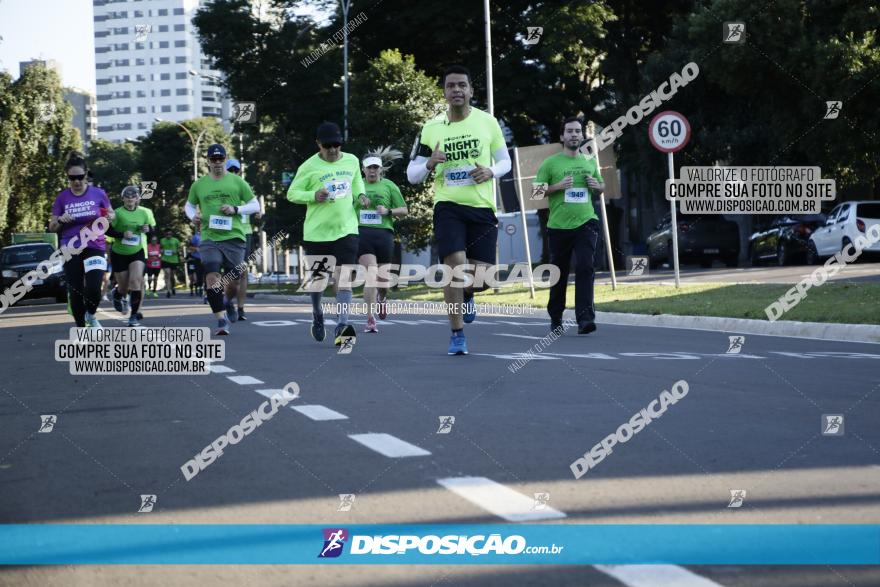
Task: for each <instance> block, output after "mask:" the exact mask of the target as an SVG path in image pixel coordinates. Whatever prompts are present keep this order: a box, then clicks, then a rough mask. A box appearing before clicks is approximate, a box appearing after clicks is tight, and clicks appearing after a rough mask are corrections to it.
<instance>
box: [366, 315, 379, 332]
mask: <svg viewBox="0 0 880 587" xmlns="http://www.w3.org/2000/svg"><path fill="white" fill-rule="evenodd" d="M364 332H374V333H376V334H378V333H379V329H378V328H377V327H376V319H375V318H373V317H372V316H369V317H368V318H367V327H366V328H364Z"/></svg>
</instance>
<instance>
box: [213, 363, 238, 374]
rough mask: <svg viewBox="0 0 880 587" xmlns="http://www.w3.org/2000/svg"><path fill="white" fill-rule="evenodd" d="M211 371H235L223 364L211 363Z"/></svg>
mask: <svg viewBox="0 0 880 587" xmlns="http://www.w3.org/2000/svg"><path fill="white" fill-rule="evenodd" d="M211 373H235V369H230V368H229V367H227V366H225V365H211Z"/></svg>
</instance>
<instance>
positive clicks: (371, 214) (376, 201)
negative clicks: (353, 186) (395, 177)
mask: <svg viewBox="0 0 880 587" xmlns="http://www.w3.org/2000/svg"><path fill="white" fill-rule="evenodd" d="M364 189H365V190H366V194H367V197H368V198H369V199H370V206H369V208H362V207H361V203H360V202H359V201H358V200H355V201H354V209H355V211H356V212H357V214H358V226H363V227H366V228H387V229H388V230H390V231H392V232H394V220H393V219H392V218H391V213H390V211H391V209H392V208H402V207H404V206H406V202H404V201H403V195H401V193H400V188H398V187H397V184H395V183H394V182H393V181H391V180H390V179H385V178H384V177H383V178H382V179H380V180H379V181H377V182H376V183H370V182H368V181H365V182H364ZM377 206H385V207H386V208H388V211H389V213H388V214H387V215H385V216H379V213H378V212H376V207H377Z"/></svg>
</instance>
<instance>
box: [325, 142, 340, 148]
mask: <svg viewBox="0 0 880 587" xmlns="http://www.w3.org/2000/svg"><path fill="white" fill-rule="evenodd" d="M321 146H322V147H324V148H325V149H338V148H339V147H341V146H342V143H321Z"/></svg>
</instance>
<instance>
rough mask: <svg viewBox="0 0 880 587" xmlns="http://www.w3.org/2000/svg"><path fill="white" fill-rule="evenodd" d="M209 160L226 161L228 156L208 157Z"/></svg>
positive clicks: (214, 161)
mask: <svg viewBox="0 0 880 587" xmlns="http://www.w3.org/2000/svg"><path fill="white" fill-rule="evenodd" d="M208 161H210V162H211V163H222V162H223V161H226V157H208Z"/></svg>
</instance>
